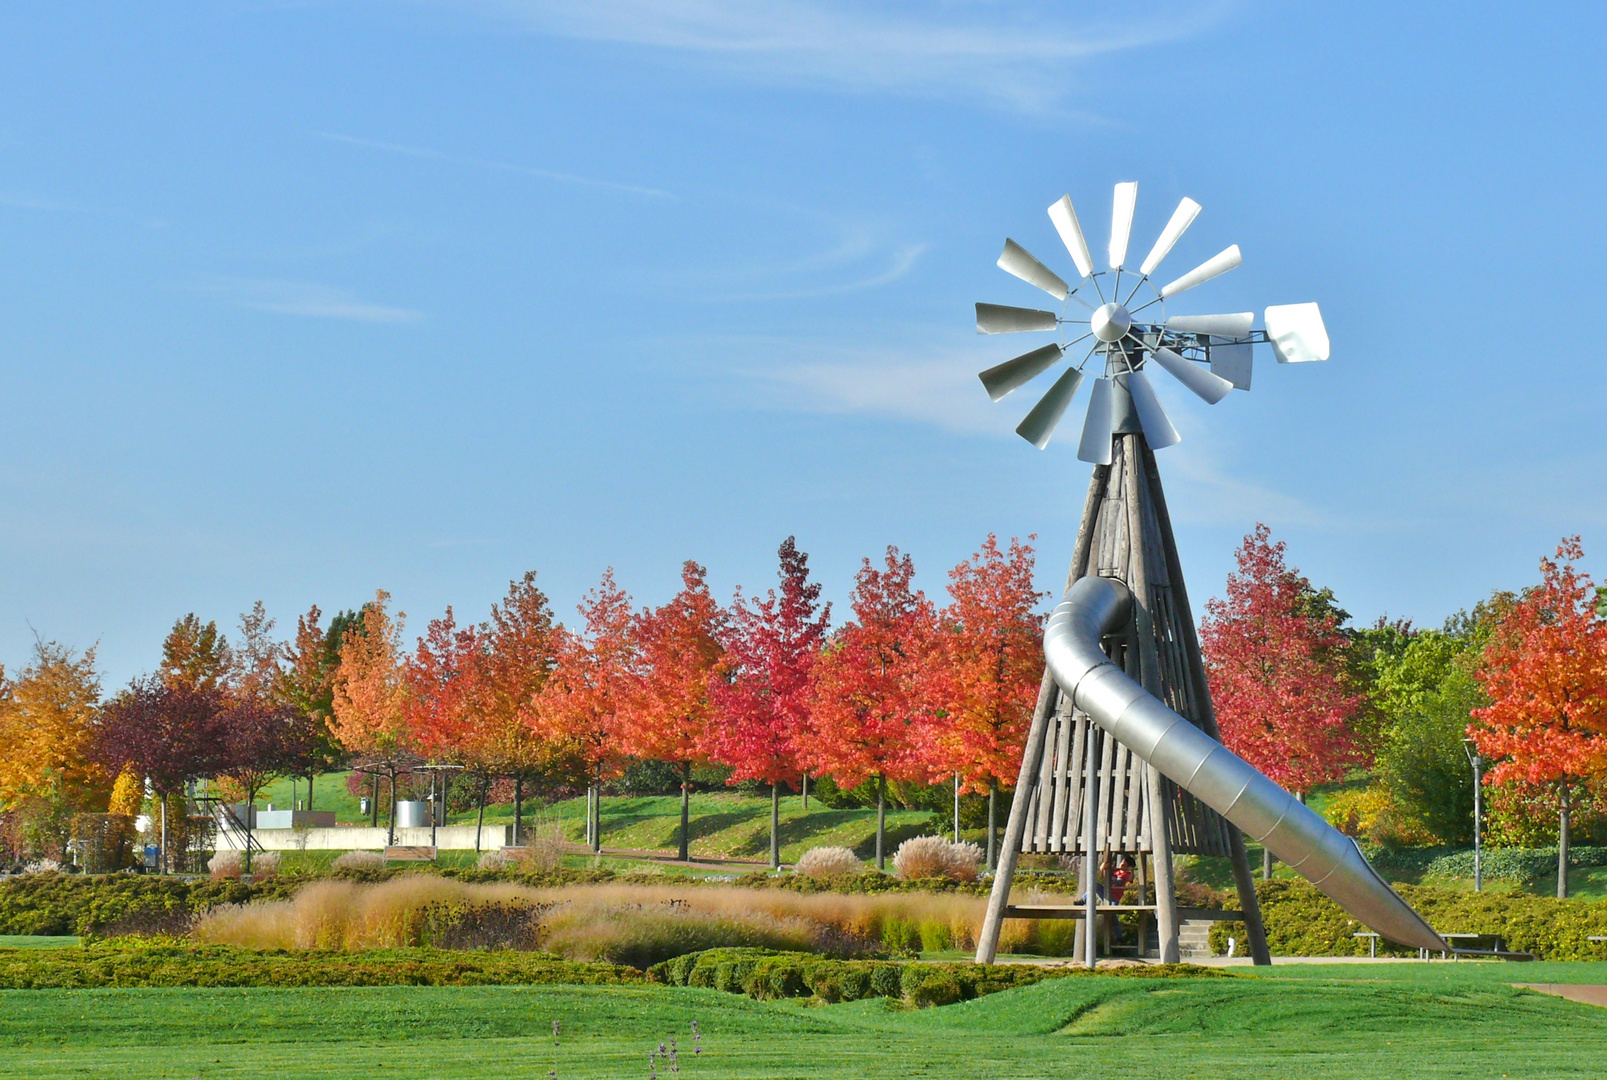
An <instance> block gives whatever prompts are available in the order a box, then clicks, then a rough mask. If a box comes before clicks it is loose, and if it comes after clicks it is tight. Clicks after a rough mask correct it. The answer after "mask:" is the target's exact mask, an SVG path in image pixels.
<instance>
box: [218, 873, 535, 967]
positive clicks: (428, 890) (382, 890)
mask: <svg viewBox="0 0 1607 1080" xmlns="http://www.w3.org/2000/svg"><path fill="white" fill-rule="evenodd" d="M520 899H524V896H522V895H521V890H519V889H516V888H514V887H512V886H506V885H466V884H464V883H462V882H459V881H452V880H450V879H448V878H440V877H436V876H434V875H433V874H407V875H404V876H403V877H399V878H395V879H393V880H391V881H387V882H383V883H381V884H378V885H360V884H357V883H355V882H350V881H317V882H314V883H312V884H311V885H308V886H307V887H306V888H304V889H302V890H301V891H299V892H297V893H296V895H295V897H294V898H293V899H290V900H276V901H271V902H268V903H258V904H228V905H222V906H219V907H215V908H212V909H211V910H209V911H208V912H207V913H206V914H205V915H203V916H202V917H201V918H200V920H199V921H198V922H197V923H196V926H195V930H194V932H193V933H194V936H195V937H196V938H198V939H199V940H201V941H205V942H208V943H210V944H215V945H239V946H241V947H243V948H247V949H351V950H355V949H384V948H395V947H400V946H408V945H421V944H424V942H423V940H422V930H423V926H424V921H425V918H426V916H427V914H428V913H427V911H426V909H427V908H429V907H430V906H431V905H437V906H449V905H462V906H469V905H476V904H494V903H506V902H509V901H513V900H520Z"/></svg>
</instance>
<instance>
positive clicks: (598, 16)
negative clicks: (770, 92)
mask: <svg viewBox="0 0 1607 1080" xmlns="http://www.w3.org/2000/svg"><path fill="white" fill-rule="evenodd" d="M439 2H448V3H451V0H439ZM451 6H455V7H468V8H472V9H476V10H480V11H483V12H486V13H491V14H495V15H498V16H500V17H502V18H504V19H507V20H511V21H514V22H516V23H517V24H519V25H521V26H524V27H528V28H529V29H531V30H535V31H538V32H541V33H546V34H552V35H555V36H560V37H569V38H578V39H585V40H593V41H603V42H611V43H616V44H622V45H632V46H640V47H647V48H655V49H661V50H665V51H670V52H675V53H679V54H681V55H683V56H690V57H696V58H698V59H699V60H701V61H702V62H704V63H706V64H707V65H709V66H711V67H716V68H719V69H722V70H725V71H730V72H733V73H735V74H739V75H742V76H744V77H746V78H750V79H754V80H758V81H763V82H768V83H772V84H773V83H813V84H817V85H824V86H829V87H832V88H837V89H845V90H852V91H862V90H896V91H906V92H916V93H922V94H938V95H941V96H949V95H952V94H956V93H960V94H964V95H968V96H984V97H987V98H992V99H997V100H1001V101H1004V102H1007V103H1009V104H1011V105H1014V106H1019V107H1026V108H1043V107H1046V106H1049V105H1052V104H1057V103H1058V102H1059V101H1060V100H1061V99H1062V98H1063V97H1064V96H1065V94H1066V93H1067V91H1068V90H1069V89H1070V88H1071V86H1072V84H1073V80H1074V79H1075V78H1076V76H1077V74H1079V70H1078V66H1079V65H1080V64H1082V63H1084V62H1086V61H1090V60H1093V59H1096V58H1098V57H1102V56H1108V55H1112V54H1116V53H1122V52H1130V51H1133V50H1137V49H1141V48H1145V47H1149V46H1155V45H1160V44H1165V43H1168V42H1173V41H1178V40H1181V39H1184V38H1188V37H1191V36H1193V35H1195V34H1197V33H1199V32H1200V31H1201V30H1203V29H1205V28H1206V27H1208V26H1210V25H1212V24H1214V23H1216V22H1218V21H1220V20H1221V19H1222V18H1223V16H1224V15H1225V14H1226V12H1227V11H1229V10H1231V8H1232V7H1233V6H1234V5H1231V4H1229V3H1226V2H1221V0H1217V2H1212V0H1203V2H1195V3H1188V2H1182V3H1175V2H1174V3H1172V4H1163V5H1146V6H1145V8H1144V10H1143V11H1142V12H1141V13H1140V12H1139V11H1137V10H1136V9H1135V8H1134V7H1133V6H1132V5H1125V6H1117V7H1114V8H1112V7H1109V6H1098V7H1096V6H1094V5H1086V4H1085V5H1078V9H1077V10H1073V9H1072V5H1069V4H1065V3H1050V2H1035V3H1026V2H1023V3H1010V4H999V3H988V2H969V3H967V2H957V3H941V4H923V5H910V4H900V3H885V2H884V3H875V2H871V0H859V2H854V0H669V2H665V0H614V2H610V3H599V2H597V0H457V2H455V3H451Z"/></svg>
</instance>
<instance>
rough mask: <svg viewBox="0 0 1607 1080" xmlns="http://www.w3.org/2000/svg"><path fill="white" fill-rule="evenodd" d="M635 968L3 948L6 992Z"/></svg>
mask: <svg viewBox="0 0 1607 1080" xmlns="http://www.w3.org/2000/svg"><path fill="white" fill-rule="evenodd" d="M646 981H647V980H646V977H645V976H644V975H643V974H642V973H641V972H639V971H637V970H636V969H635V968H629V967H621V966H619V965H616V964H602V963H580V962H575V961H569V960H560V959H558V958H556V957H553V956H546V955H543V954H540V953H520V952H480V951H475V952H449V951H445V950H436V949H378V950H374V951H371V952H363V953H345V952H322V951H307V952H299V951H298V952H284V951H273V952H254V951H252V950H250V949H236V948H231V947H228V946H221V945H211V946H193V945H184V944H158V945H134V944H129V943H126V942H121V941H115V940H114V941H111V942H107V943H104V944H98V945H89V946H84V947H80V948H62V949H0V990H56V989H74V990H76V989H90V988H98V987H149V986H274V987H294V986H545V985H557V984H564V985H571V986H577V985H578V986H599V985H600V986H614V985H623V984H639V983H644V982H646Z"/></svg>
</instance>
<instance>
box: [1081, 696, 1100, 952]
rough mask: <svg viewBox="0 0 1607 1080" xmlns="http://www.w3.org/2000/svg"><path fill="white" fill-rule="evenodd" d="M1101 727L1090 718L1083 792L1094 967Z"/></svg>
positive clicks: (1087, 934) (1086, 935)
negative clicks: (1096, 827) (1095, 824)
mask: <svg viewBox="0 0 1607 1080" xmlns="http://www.w3.org/2000/svg"><path fill="white" fill-rule="evenodd" d="M1096 731H1098V728H1097V727H1096V726H1095V725H1094V724H1093V723H1092V722H1091V721H1090V722H1089V724H1088V738H1087V740H1086V741H1087V743H1088V762H1087V764H1086V765H1085V766H1084V769H1085V770H1086V772H1085V773H1084V775H1083V784H1082V786H1083V794H1084V795H1085V796H1086V797H1087V799H1086V804H1085V807H1084V809H1083V834H1082V836H1083V840H1082V852H1083V854H1082V864H1083V882H1084V887H1083V920H1082V926H1083V935H1082V939H1083V960H1084V962H1085V963H1086V964H1087V965H1088V967H1089V968H1090V969H1092V968H1094V967H1096V966H1098V963H1099V934H1098V933H1097V932H1096V930H1095V926H1096V923H1095V920H1096V919H1097V918H1098V917H1099V854H1098V843H1099V834H1098V833H1097V832H1096V831H1095V828H1094V819H1095V818H1097V817H1098V816H1099V755H1098V750H1097V749H1096V748H1097V747H1098V746H1099V743H1100V741H1101V740H1100V739H1099V738H1098V737H1097V736H1096V734H1095V732H1096Z"/></svg>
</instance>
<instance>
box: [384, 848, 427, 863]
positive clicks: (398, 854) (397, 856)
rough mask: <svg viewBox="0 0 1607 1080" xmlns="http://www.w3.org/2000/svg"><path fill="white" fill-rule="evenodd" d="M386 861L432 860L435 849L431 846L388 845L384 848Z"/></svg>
mask: <svg viewBox="0 0 1607 1080" xmlns="http://www.w3.org/2000/svg"><path fill="white" fill-rule="evenodd" d="M385 861H386V862H434V861H435V849H434V848H432V847H388V848H386V849H385Z"/></svg>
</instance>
